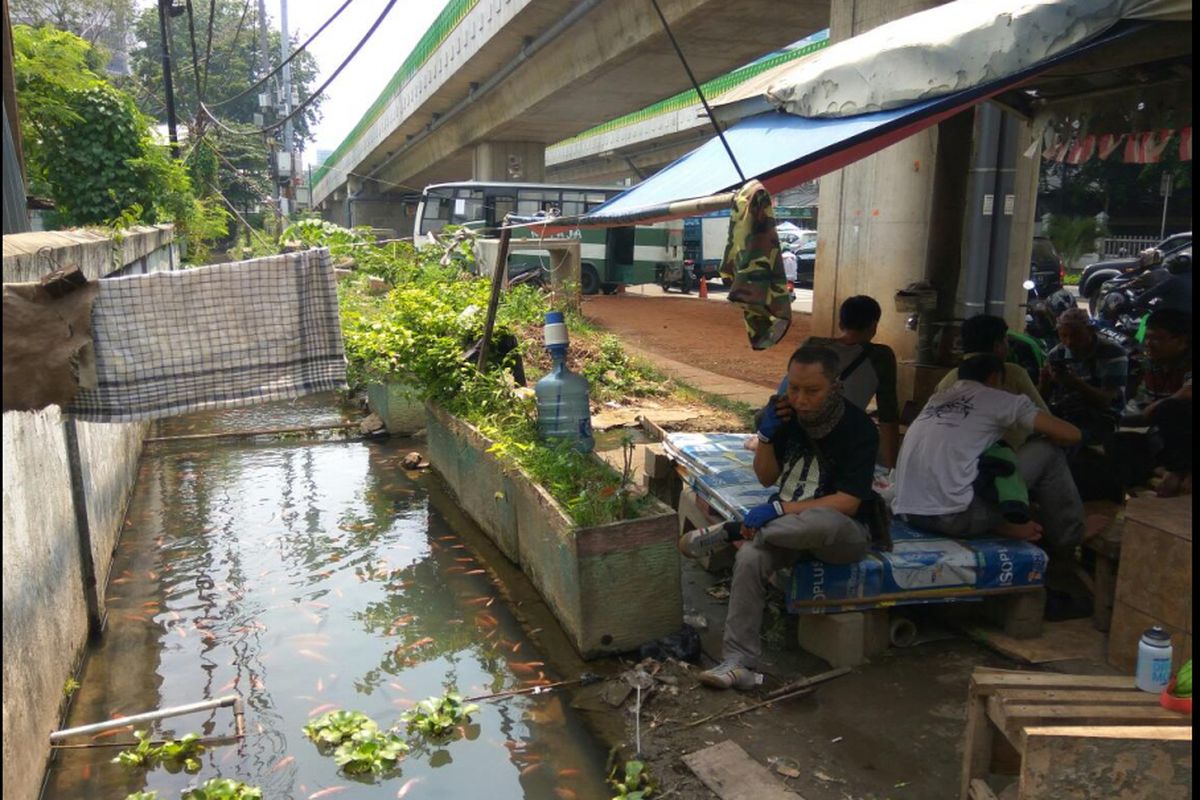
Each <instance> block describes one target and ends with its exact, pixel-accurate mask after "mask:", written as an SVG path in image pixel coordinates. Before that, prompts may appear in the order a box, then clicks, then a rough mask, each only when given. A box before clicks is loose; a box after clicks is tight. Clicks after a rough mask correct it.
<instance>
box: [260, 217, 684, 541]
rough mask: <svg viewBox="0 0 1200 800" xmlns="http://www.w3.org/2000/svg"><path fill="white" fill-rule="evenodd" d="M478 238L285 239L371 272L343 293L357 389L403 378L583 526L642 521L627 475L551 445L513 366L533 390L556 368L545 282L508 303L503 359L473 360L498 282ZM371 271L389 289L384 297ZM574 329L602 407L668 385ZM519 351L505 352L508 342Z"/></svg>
mask: <svg viewBox="0 0 1200 800" xmlns="http://www.w3.org/2000/svg"><path fill="white" fill-rule="evenodd" d="M471 235H472V234H470V232H469V231H461V230H460V231H448V232H446V233H445V234H444V236H443V244H442V246H435V247H428V248H422V249H420V250H417V249H414V248H412V246H411V245H408V244H407V243H403V242H400V243H384V244H374V243H372V242H371V241H369V236H368V234H367V233H366V232H365V231H346V230H344V229H341V228H338V227H337V226H334V225H330V224H329V223H320V222H315V221H309V222H305V223H298V224H297V225H293V226H292V227H291V228H289V229H288V230H287V231H285V232H284V236H283V237H282V238H284V239H285V240H292V241H298V242H301V243H303V244H305V245H310V246H329V247H330V249H331V252H332V253H333V255H334V257H335V258H338V259H342V260H343V263H350V262H353V266H354V270H355V272H356V273H360V274H358V275H355V276H354V277H352V279H350V280H348V281H344V282H343V283H342V284H340V285H339V301H340V306H341V319H342V333H343V338H344V340H345V345H346V355H347V359H348V361H349V378H350V381H351V383H352V384H354V385H357V386H364V385H366V384H368V383H375V382H379V383H385V382H390V381H399V382H403V383H406V384H408V385H409V386H411V387H413V388H415V389H416V390H417V391H418V392H419V393H420V395H421V396H422V397H424V398H426V399H432V400H435V401H436V402H438V403H439V404H440V405H441V406H443V407H444V408H445V409H446V410H448V411H449V412H451V413H452V414H454V415H455V416H457V417H459V418H461V419H464V420H466V421H467V422H469V423H471V424H472V425H474V426H475V427H477V428H478V429H479V430H480V431H481V432H482V433H483V434H484V435H485V436H486V437H487V438H489V439H490V440H491V441H492V442H493V448H492V452H493V453H494V454H495V455H497V456H498V457H500V458H501V459H502V460H503V461H504V462H506V463H508V464H511V465H514V466H517V467H520V468H521V469H523V470H524V471H525V472H527V473H528V474H529V476H530V477H531V478H533V479H534V480H535V481H537V482H538V483H540V484H542V485H543V486H544V487H545V488H546V489H547V491H549V492H550V494H551V496H552V497H554V498H555V500H557V501H558V502H559V503H560V504H562V506H563V508H564V509H565V510H566V512H567V513H568V514H569V515H570V516H571V518H572V519H573V520H574V521H575V522H576V523H577V524H579V525H582V526H589V525H596V524H603V523H606V522H612V521H615V520H620V519H628V518H632V517H636V516H637V515H638V514H639V513H640V511H641V509H642V507H643V505H644V503H645V502H646V501H645V500H644V499H642V498H640V497H638V496H637V495H636V494H635V493H634V492H632V491H631V490H630V488H629V487H627V486H626V485H625V482H624V480H623V479H622V476H621V475H619V474H617V473H616V472H615V471H614V470H613V469H611V468H610V467H608V466H607V465H606V464H604V463H602V462H600V461H599V460H597V459H595V458H592V457H590V456H586V455H583V454H580V453H577V452H575V451H574V450H572V449H570V448H569V447H564V446H557V445H554V444H549V443H546V442H543V441H542V440H540V439H539V437H538V435H537V425H536V421H535V416H534V408H533V404H532V402H530V400H529V398H528V395H527V394H525V395H524V396H523V395H522V393H520V392H518V391H517V387H516V386H515V384H514V383H513V380H512V378H511V369H512V367H513V366H514V365H515V362H516V359H517V358H518V357H519V358H520V359H521V360H522V363H523V365H524V367H525V371H526V377H527V379H528V380H529V381H530V382H532V381H534V380H536V379H537V378H538V377H540V376H541V375H542V374H544V373H545V372H547V371H548V370H549V368H550V360H549V358H548V357H547V356H546V353H545V349H544V347H543V345H542V324H543V319H544V317H545V314H546V312H547V311H548V310H550V305H549V299H548V297H547V295H546V294H545V293H544V292H543V291H542V290H540V289H538V288H536V287H533V286H528V285H525V286H515V287H510V288H509V289H508V290H506V291H505V292H504V294H503V295H502V297H501V302H500V305H499V306H498V308H497V315H496V325H495V328H494V331H493V340H492V341H493V348H492V352H493V357H492V359H491V361H490V364H489V368H488V369H486V370H485V371H482V372H481V371H479V370H477V369H476V368H475V366H474V363H473V361H472V360H469V359H467V358H464V355H465V354H467V353H468V351H470V350H471V348H472V346H473V345H475V344H476V343H477V342H478V340H479V339H480V338H481V337H482V335H483V329H484V324H485V319H486V312H487V306H488V300H489V296H490V281H488V280H484V279H481V278H479V277H477V276H475V275H472V274H471V273H470V271H469V268H470V266H471V264H472V260H473V256H472V255H471V253H472V252H473V250H472V247H471V241H470V236H471ZM368 275H374V276H376V277H382V278H384V280H385V281H386V283H387V285H388V287H389V289H388V290H387V291H386V293H383V294H373V293H372V291H371V289H370V286H369V281H368V277H367V276H368ZM567 321H568V328H569V329H570V332H571V352H572V356H573V357H572V360H571V362H570V363H569V366H570V367H571V368H572V369H573V370H576V371H578V372H581V373H582V374H583V375H585V376H586V377H587V378H588V380H589V382H590V383H591V386H592V399H593V400H595V401H598V402H600V401H604V400H609V399H618V398H620V399H624V398H628V397H630V396H652V395H658V394H663V393H664V392H665V391H667V390H666V389H665V388H664V386H665V381H663V379H662V378H661V376H658V375H656V374H655V373H653V371H652V370H650V369H649V368H648V367H646V366H645V365H644V364H640V363H637V362H635V361H634V360H632V359H630V358H629V356H628V355H627V354H626V353H625V351H624V349H623V348H622V347H621V344H620V342H619V341H618V340H617V339H616V338H615V337H612V336H609V335H606V334H604V333H602V332H600V331H598V330H597V329H595V328H594V327H592V326H590V325H587V324H586V323H585V322H584V321H583V319H582V317H580V316H579V315H578V314H577V313H574V312H569V313H568V314H567ZM505 339H509V340H515V341H516V343H517V346H516V348H515V349H512V350H511V351H510V352H507V353H503V354H501V353H500V352H499V351H500V349H501V348H500V347H499V343H500V342H501V341H502V340H505Z"/></svg>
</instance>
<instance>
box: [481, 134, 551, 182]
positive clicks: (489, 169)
mask: <svg viewBox="0 0 1200 800" xmlns="http://www.w3.org/2000/svg"><path fill="white" fill-rule="evenodd" d="M472 175H473V177H474V178H475V180H477V181H512V182H514V183H543V182H545V180H546V145H544V144H542V143H541V142H480V143H479V144H477V145H475V153H474V161H473V165H472Z"/></svg>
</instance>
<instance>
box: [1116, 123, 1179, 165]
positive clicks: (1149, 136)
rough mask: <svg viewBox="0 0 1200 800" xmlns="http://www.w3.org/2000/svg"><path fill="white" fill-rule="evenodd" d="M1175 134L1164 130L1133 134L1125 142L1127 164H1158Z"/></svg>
mask: <svg viewBox="0 0 1200 800" xmlns="http://www.w3.org/2000/svg"><path fill="white" fill-rule="evenodd" d="M1173 132H1174V131H1171V130H1168V129H1166V128H1164V129H1163V130H1160V131H1147V132H1145V133H1131V134H1130V135H1129V138H1128V140H1127V141H1126V142H1125V163H1126V164H1157V163H1158V161H1159V159H1160V158H1162V153H1163V150H1165V149H1166V147H1167V141H1168V140H1169V139H1170V138H1171V134H1172V133H1173Z"/></svg>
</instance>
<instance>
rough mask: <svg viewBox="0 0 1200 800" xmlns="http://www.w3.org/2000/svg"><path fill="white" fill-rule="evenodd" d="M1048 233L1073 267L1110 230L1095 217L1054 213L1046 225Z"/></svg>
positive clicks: (1094, 247) (1067, 262) (1059, 251)
mask: <svg viewBox="0 0 1200 800" xmlns="http://www.w3.org/2000/svg"><path fill="white" fill-rule="evenodd" d="M1046 235H1047V236H1048V237H1050V241H1051V242H1052V243H1053V244H1054V249H1056V250H1057V251H1058V253H1059V255H1060V256H1062V259H1063V261H1064V262H1065V263H1066V264H1067V266H1068V267H1073V266H1074V265H1075V263H1076V262H1078V261H1079V257H1080V256H1082V255H1083V254H1084V253H1090V252H1092V251H1093V250H1095V249H1096V240H1097V239H1099V238H1100V237H1102V236H1106V235H1108V231H1107V230H1105V228H1104V226H1103V225H1101V224H1100V222H1099V221H1097V219H1096V218H1095V217H1068V216H1064V215H1061V214H1052V215H1051V216H1050V219H1049V220H1048V222H1047V225H1046Z"/></svg>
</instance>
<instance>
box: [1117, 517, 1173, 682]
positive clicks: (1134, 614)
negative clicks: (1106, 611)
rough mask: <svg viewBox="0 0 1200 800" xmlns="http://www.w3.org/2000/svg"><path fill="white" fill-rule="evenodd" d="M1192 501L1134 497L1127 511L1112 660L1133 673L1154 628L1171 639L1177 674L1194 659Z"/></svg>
mask: <svg viewBox="0 0 1200 800" xmlns="http://www.w3.org/2000/svg"><path fill="white" fill-rule="evenodd" d="M1191 501H1192V498H1191V497H1172V498H1160V497H1136V498H1133V499H1131V500H1130V501H1129V503H1128V504H1127V505H1126V507H1125V525H1124V529H1123V530H1122V532H1121V562H1120V568H1119V570H1118V572H1117V591H1116V598H1115V600H1114V603H1113V615H1112V626H1111V628H1110V629H1109V638H1108V661H1109V663H1110V664H1112V665H1113V666H1114V667H1116V668H1117V669H1119V670H1121V671H1123V672H1129V673H1132V672H1133V670H1134V667H1135V666H1136V664H1137V643H1138V639H1139V638H1140V637H1141V635H1142V632H1143V631H1145V630H1146V628H1148V627H1150V626H1151V625H1162V626H1163V627H1164V628H1166V630H1167V632H1168V633H1170V634H1171V642H1172V644H1173V645H1174V649H1175V653H1174V656H1175V662H1174V664H1173V668H1174V669H1178V668H1179V666H1180V665H1181V664H1182V663H1183V662H1184V661H1185V660H1186V659H1189V658H1191V657H1192V502H1191Z"/></svg>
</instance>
